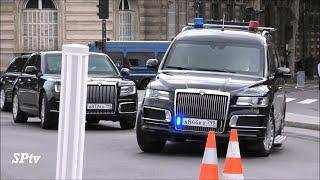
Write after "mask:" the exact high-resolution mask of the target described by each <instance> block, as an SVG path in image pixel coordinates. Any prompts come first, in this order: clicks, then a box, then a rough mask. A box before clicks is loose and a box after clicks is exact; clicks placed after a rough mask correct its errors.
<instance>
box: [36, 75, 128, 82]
mask: <svg viewBox="0 0 320 180" xmlns="http://www.w3.org/2000/svg"><path fill="white" fill-rule="evenodd" d="M42 78H43V79H45V80H47V81H53V82H60V81H61V75H51V74H50V75H43V76H42ZM121 80H122V78H121V77H101V76H94V75H89V76H88V80H87V82H88V83H91V82H106V81H107V82H110V83H117V82H119V81H121Z"/></svg>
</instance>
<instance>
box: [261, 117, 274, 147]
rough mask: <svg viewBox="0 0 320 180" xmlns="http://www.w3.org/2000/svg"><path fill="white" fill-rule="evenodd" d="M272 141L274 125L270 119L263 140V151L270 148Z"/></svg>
mask: <svg viewBox="0 0 320 180" xmlns="http://www.w3.org/2000/svg"><path fill="white" fill-rule="evenodd" d="M273 140H274V123H273V120H272V118H271V117H270V118H269V120H268V125H267V132H266V135H265V137H264V140H263V144H264V148H265V150H267V151H269V150H270V149H271V148H272V145H273Z"/></svg>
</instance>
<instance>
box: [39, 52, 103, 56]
mask: <svg viewBox="0 0 320 180" xmlns="http://www.w3.org/2000/svg"><path fill="white" fill-rule="evenodd" d="M61 53H62V51H42V52H40V54H43V55H46V54H61ZM90 54H95V55H102V56H106V54H103V53H97V52H89V55H90Z"/></svg>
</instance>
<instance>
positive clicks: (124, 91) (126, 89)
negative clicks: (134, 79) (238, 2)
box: [120, 86, 136, 96]
mask: <svg viewBox="0 0 320 180" xmlns="http://www.w3.org/2000/svg"><path fill="white" fill-rule="evenodd" d="M135 93H136V86H121V87H120V96H128V95H132V94H135Z"/></svg>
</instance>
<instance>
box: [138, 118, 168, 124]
mask: <svg viewBox="0 0 320 180" xmlns="http://www.w3.org/2000/svg"><path fill="white" fill-rule="evenodd" d="M142 119H144V120H147V121H158V122H165V123H168V122H167V121H165V120H160V119H152V118H145V117H142Z"/></svg>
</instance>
